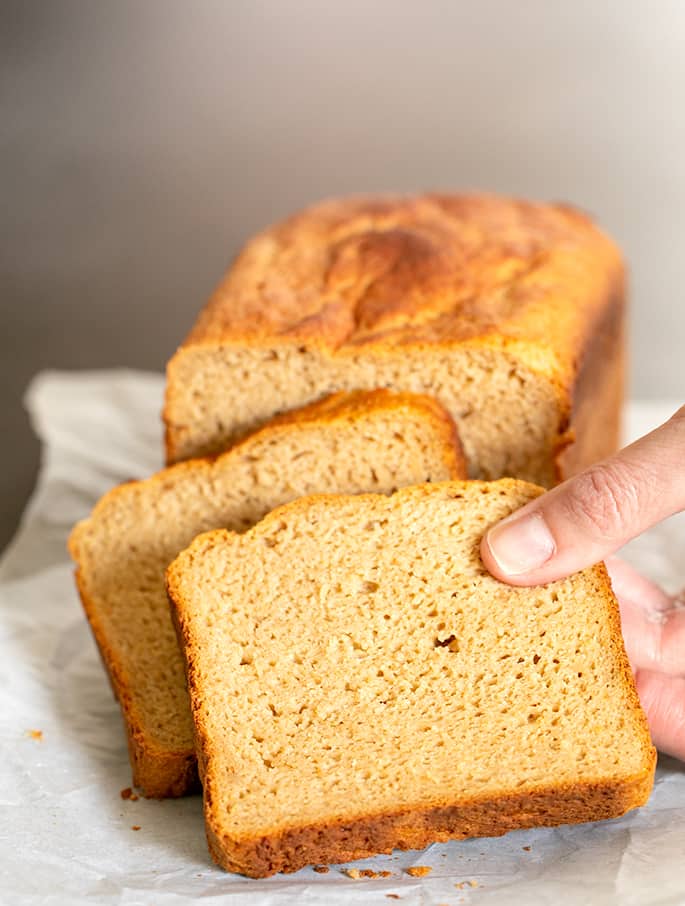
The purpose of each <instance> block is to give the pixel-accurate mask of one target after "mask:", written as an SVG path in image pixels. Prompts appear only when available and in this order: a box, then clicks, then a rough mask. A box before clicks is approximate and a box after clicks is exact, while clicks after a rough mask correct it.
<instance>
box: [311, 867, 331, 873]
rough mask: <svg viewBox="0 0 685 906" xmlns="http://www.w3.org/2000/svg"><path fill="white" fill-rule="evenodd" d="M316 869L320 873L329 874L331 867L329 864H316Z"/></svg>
mask: <svg viewBox="0 0 685 906" xmlns="http://www.w3.org/2000/svg"><path fill="white" fill-rule="evenodd" d="M314 871H315V872H316V873H317V874H318V875H327V874H328V872H329V871H330V868H329V867H328V865H315V866H314Z"/></svg>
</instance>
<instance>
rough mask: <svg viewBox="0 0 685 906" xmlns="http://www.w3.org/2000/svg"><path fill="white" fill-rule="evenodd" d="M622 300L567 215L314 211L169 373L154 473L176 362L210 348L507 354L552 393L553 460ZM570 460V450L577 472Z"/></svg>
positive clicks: (370, 207) (288, 224) (262, 254)
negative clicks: (605, 325) (555, 414)
mask: <svg viewBox="0 0 685 906" xmlns="http://www.w3.org/2000/svg"><path fill="white" fill-rule="evenodd" d="M622 288H623V263H622V259H621V255H620V253H619V251H618V249H617V248H616V246H615V245H614V244H613V243H612V242H611V240H610V239H608V238H607V237H606V236H605V235H604V234H603V233H602V232H601V231H600V230H599V229H598V228H597V227H595V226H594V225H593V223H592V222H591V220H590V219H589V218H588V217H587V216H585V215H584V214H581V213H580V212H578V211H576V210H574V209H573V208H571V207H569V206H567V205H561V204H535V203H531V202H524V201H517V200H514V199H508V198H499V197H495V196H490V195H466V196H456V195H438V194H431V195H424V196H416V197H402V196H368V197H364V196H359V197H352V198H347V199H333V200H329V201H325V202H322V203H321V204H318V205H316V206H314V207H311V208H308V209H306V210H304V211H302V212H301V213H299V214H296V215H295V216H293V217H291V218H289V219H288V220H286V221H284V222H283V223H280V224H277V225H275V226H273V227H271V228H270V229H268V230H266V231H264V232H263V233H261V234H259V235H257V236H256V237H255V238H254V239H252V240H251V241H250V242H248V244H247V245H246V246H245V248H244V249H243V251H242V252H241V254H240V255H239V256H238V258H237V260H236V261H235V263H234V264H233V266H232V267H231V269H230V270H229V271H228V273H227V275H226V277H225V278H224V280H223V281H222V283H221V284H220V285H219V287H218V288H217V290H216V292H215V293H214V295H213V296H212V297H211V299H210V301H209V303H208V304H207V306H206V308H205V309H204V311H202V312H201V314H200V316H199V318H198V320H197V322H196V324H195V326H194V328H193V329H192V331H191V332H190V334H189V336H188V338H187V339H186V341H185V343H184V345H183V346H182V347H181V348H180V349H179V351H178V352H177V353H176V356H174V358H172V360H171V362H170V363H169V368H168V377H169V380H168V385H167V397H166V403H165V409H164V420H165V424H166V445H167V461H169V462H172V461H174V460H175V459H177V458H178V451H177V449H176V447H177V443H176V439H175V433H176V427H177V426H176V425H175V423H174V414H173V410H174V399H175V394H176V392H177V388H176V387H175V386H174V380H175V378H174V371H175V364H176V362H177V361H179V360H180V357H182V356H183V355H184V353H185V352H186V350H188V351H192V350H193V349H195V348H197V347H199V346H211V347H221V346H223V345H227V346H236V345H239V346H262V347H263V346H268V347H271V348H273V347H275V346H279V345H289V346H293V345H294V346H298V345H305V346H309V347H312V346H315V347H317V348H321V349H323V350H325V351H326V352H327V354H329V355H332V356H336V357H344V356H347V355H355V354H357V353H359V352H360V351H365V350H366V351H368V352H370V353H371V354H373V355H383V354H384V353H385V352H387V351H388V350H391V349H397V348H398V347H408V346H411V347H422V348H426V349H431V348H436V347H443V348H445V347H450V346H456V345H460V346H464V345H471V346H476V347H478V346H486V347H495V348H502V349H506V351H507V352H508V353H510V354H512V355H513V356H514V357H515V359H517V360H518V361H520V362H521V363H522V365H524V366H526V367H527V368H530V369H532V370H533V371H534V372H536V373H540V374H544V375H546V376H548V377H549V378H550V379H551V380H552V383H553V384H555V385H556V386H557V387H558V394H559V440H558V448H559V450H561V449H563V447H565V446H567V445H568V443H569V441H570V439H571V437H570V435H568V434H567V429H568V427H569V425H571V427H573V425H574V424H575V422H576V415H577V411H578V410H579V409H580V408H583V407H585V406H586V405H590V403H589V402H588V403H587V404H586V401H585V395H584V394H582V393H581V394H576V399H575V401H574V400H573V399H572V396H573V393H574V388H577V387H578V382H579V370H580V367H581V363H582V362H583V361H586V360H587V359H588V350H592V348H593V338H594V335H595V325H596V324H598V323H599V322H600V321H601V320H602V317H603V312H604V309H605V307H606V306H607V305H608V304H609V302H610V300H611V299H615V298H616V297H617V296H618V295H621V294H622ZM607 405H608V402H607ZM613 417H614V419H615V416H613ZM178 427H179V428H182V426H180V425H179V426H178ZM578 436H579V438H580V434H579V435H578ZM580 439H581V440H582V438H580ZM588 450H589V448H588ZM583 452H584V448H583V447H582V446H581V445H580V444H579V445H577V446H576V448H575V455H576V459H577V460H578V462H579V463H580V464H581V465H586V464H587V461H586V460H585V459H584V458H583V456H582V454H583ZM577 464H578V463H576V465H577Z"/></svg>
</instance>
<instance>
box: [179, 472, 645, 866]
mask: <svg viewBox="0 0 685 906" xmlns="http://www.w3.org/2000/svg"><path fill="white" fill-rule="evenodd" d="M539 493H540V489H539V488H535V487H533V486H531V485H528V484H526V483H524V482H519V481H513V480H502V481H499V482H493V483H485V482H446V483H442V484H437V485H420V486H416V487H412V488H407V489H404V490H401V491H398V492H397V493H395V494H394V495H392V496H391V497H382V496H379V495H362V496H358V497H349V496H348V497H345V496H338V497H332V496H328V497H326V496H321V497H312V498H308V499H304V500H300V501H297V502H295V503H293V504H290V505H288V506H286V507H282V508H280V509H278V510H276V511H275V512H273V513H271V514H270V515H269V516H267V517H266V518H265V519H264V520H263V521H262V522H261V523H259V525H257V526H256V527H255V528H253V529H252V530H250V531H249V532H247V533H246V534H243V535H239V534H236V533H231V532H225V531H218V532H210V533H208V534H205V535H202V536H200V537H199V538H197V539H196V540H195V541H194V542H193V544H192V545H191V546H190V547H189V548H188V549H187V550H185V551H184V552H183V553H182V554H181V555H180V556H179V557H178V558H177V559H176V560H175V562H174V563H173V564H172V565H171V567H170V568H169V571H168V587H169V592H170V595H171V598H172V599H173V602H174V605H175V613H176V618H177V623H178V630H179V634H180V638H181V639H182V642H183V646H184V650H185V657H186V659H187V666H188V677H189V688H190V693H191V699H192V706H193V713H194V719H195V724H196V729H197V740H198V746H199V752H200V766H201V769H202V772H203V774H204V796H205V814H206V819H207V830H208V839H209V842H210V848H211V851H212V853H213V855H214V857H215V858H216V859H217V861H219V863H220V864H221V865H223V866H224V867H226V868H229V869H230V870H233V871H240V872H244V873H246V874H250V875H254V876H262V875H267V874H271V873H273V872H276V871H281V870H287V871H291V870H295V869H297V868H299V867H301V866H302V865H305V864H308V863H317V862H327V863H328V862H345V861H350V860H353V859H357V858H360V857H363V856H367V855H371V854H373V853H378V852H389V851H391V850H392V849H393V848H405V849H407V848H422V847H423V846H425V845H427V844H428V843H430V842H436V841H444V840H447V839H450V838H463V837H467V836H476V835H482V836H492V835H497V834H501V833H504V832H506V831H507V830H510V829H513V828H516V827H531V826H538V825H545V824H563V823H569V822H574V821H587V820H593V819H600V818H608V817H613V816H616V815H620V814H622V813H623V812H625V811H626V810H627V809H630V808H633V807H634V806H637V805H641V804H643V803H644V802H645V801H646V799H647V798H648V796H649V792H650V790H651V785H652V780H653V772H654V762H655V753H654V749H653V747H652V745H651V741H650V739H649V735H648V732H647V727H646V721H645V717H644V714H643V713H642V711H641V709H640V706H639V702H638V699H637V696H636V692H635V687H634V683H633V679H632V675H631V672H630V668H629V666H628V662H627V659H626V656H625V651H624V649H623V644H622V639H621V634H620V624H619V617H618V609H617V604H616V600H615V598H614V596H613V594H612V592H611V587H610V584H609V580H608V577H607V574H606V571H605V569H604V567H603V566H601V565H600V566H597V567H593V568H591V569H588V570H585V571H583V572H581V573H578V574H576V575H574V576H572V577H570V578H568V579H565V580H562V581H558V582H554V583H551V584H549V585H547V586H544V587H535V588H512V587H509V586H506V585H503V584H501V583H499V582H498V581H497V580H495V579H494V578H492V577H491V576H490V575H489V574H488V573H487V572H486V570H485V569H484V567H483V565H482V563H481V560H480V556H479V542H480V539H481V537H482V535H483V533H484V532H485V531H486V530H487V528H488V527H489V526H490V525H492V524H494V523H495V522H497V521H498V520H500V519H501V518H503V517H504V516H507V515H508V514H509V513H511V512H512V511H513V510H515V509H517V508H518V507H520V506H521V505H523V504H524V503H526V502H527V501H529V500H530V499H532V498H533V497H535V496H536V495H537V494H539Z"/></svg>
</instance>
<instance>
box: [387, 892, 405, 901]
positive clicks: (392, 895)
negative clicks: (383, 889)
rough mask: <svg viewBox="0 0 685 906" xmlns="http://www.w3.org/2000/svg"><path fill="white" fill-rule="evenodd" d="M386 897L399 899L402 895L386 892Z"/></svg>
mask: <svg viewBox="0 0 685 906" xmlns="http://www.w3.org/2000/svg"><path fill="white" fill-rule="evenodd" d="M386 897H387V898H388V899H389V900H401V899H402V897H401V896H400V895H399V893H386Z"/></svg>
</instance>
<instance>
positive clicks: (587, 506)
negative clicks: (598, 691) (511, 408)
mask: <svg viewBox="0 0 685 906" xmlns="http://www.w3.org/2000/svg"><path fill="white" fill-rule="evenodd" d="M683 509H685V406H684V407H683V408H681V409H679V410H678V412H676V414H675V415H674V416H673V418H671V419H670V420H669V421H668V422H666V424H665V425H662V426H661V427H660V428H657V430H656V431H653V432H652V433H651V434H648V435H647V436H646V437H643V438H641V439H640V440H638V441H636V442H635V443H634V444H631V445H630V446H629V447H626V448H625V449H624V450H621V452H620V453H618V454H617V455H616V456H614V457H612V458H611V459H607V460H605V461H604V462H602V463H598V464H597V465H594V466H591V467H590V468H589V469H587V470H586V471H585V472H581V473H580V474H579V475H576V476H575V477H573V478H571V479H569V480H568V481H566V482H564V483H563V484H561V485H559V486H558V487H556V488H554V489H553V490H552V491H549V492H548V493H547V494H543V495H542V496H541V497H539V498H537V499H536V500H533V501H531V502H530V503H529V504H526V506H524V507H522V508H521V509H520V510H518V511H517V512H516V513H513V514H512V515H511V516H508V517H507V518H506V519H504V520H502V522H500V523H499V524H498V525H496V526H494V527H493V528H492V529H490V531H489V532H488V533H487V534H486V535H485V537H484V538H483V541H482V543H481V556H482V558H483V562H484V564H485V566H486V568H487V569H488V570H489V571H490V572H491V573H492V574H493V575H494V576H496V577H497V578H498V579H501V580H502V581H503V582H508V583H509V584H511V585H538V584H543V583H545V582H551V581H553V580H554V579H560V578H562V577H564V576H567V575H570V574H571V573H573V572H576V571H577V570H579V569H582V568H584V567H585V566H589V565H590V564H592V563H596V562H597V561H599V560H602V559H604V558H607V557H609V556H610V555H611V554H613V553H614V552H615V551H616V550H617V549H618V548H619V547H621V545H623V544H625V543H626V542H627V541H630V540H631V539H632V538H634V537H636V536H637V535H639V534H640V533H641V532H643V531H644V530H645V529H647V528H650V527H651V526H652V525H655V524H656V523H657V522H660V521H661V520H662V519H665V518H666V517H667V516H671V515H673V514H674V513H677V512H680V511H681V510H683ZM607 565H608V566H609V569H610V573H611V576H612V583H613V584H614V590H615V592H616V595H617V597H618V599H619V603H620V604H621V616H622V621H623V633H624V638H625V641H626V650H627V652H628V657H629V658H630V660H631V664H632V666H633V670H634V671H635V675H636V684H637V688H638V693H639V695H640V700H641V702H642V705H643V707H644V709H645V712H646V713H647V719H648V721H649V724H650V729H651V731H652V736H653V739H654V743H655V745H656V746H657V748H660V749H661V750H662V751H664V752H668V753H669V754H672V755H676V756H677V757H679V758H682V759H685V605H683V604H680V603H679V602H678V600H677V599H673V598H669V597H668V596H667V595H666V594H665V592H663V591H661V590H660V589H658V588H657V587H656V586H655V585H653V584H652V583H651V582H648V581H647V580H646V579H643V578H642V577H641V576H638V574H637V573H635V572H634V571H633V570H631V569H630V568H629V567H628V566H627V564H622V563H621V562H620V561H617V560H615V559H614V560H610V561H609V562H608V563H607Z"/></svg>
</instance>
